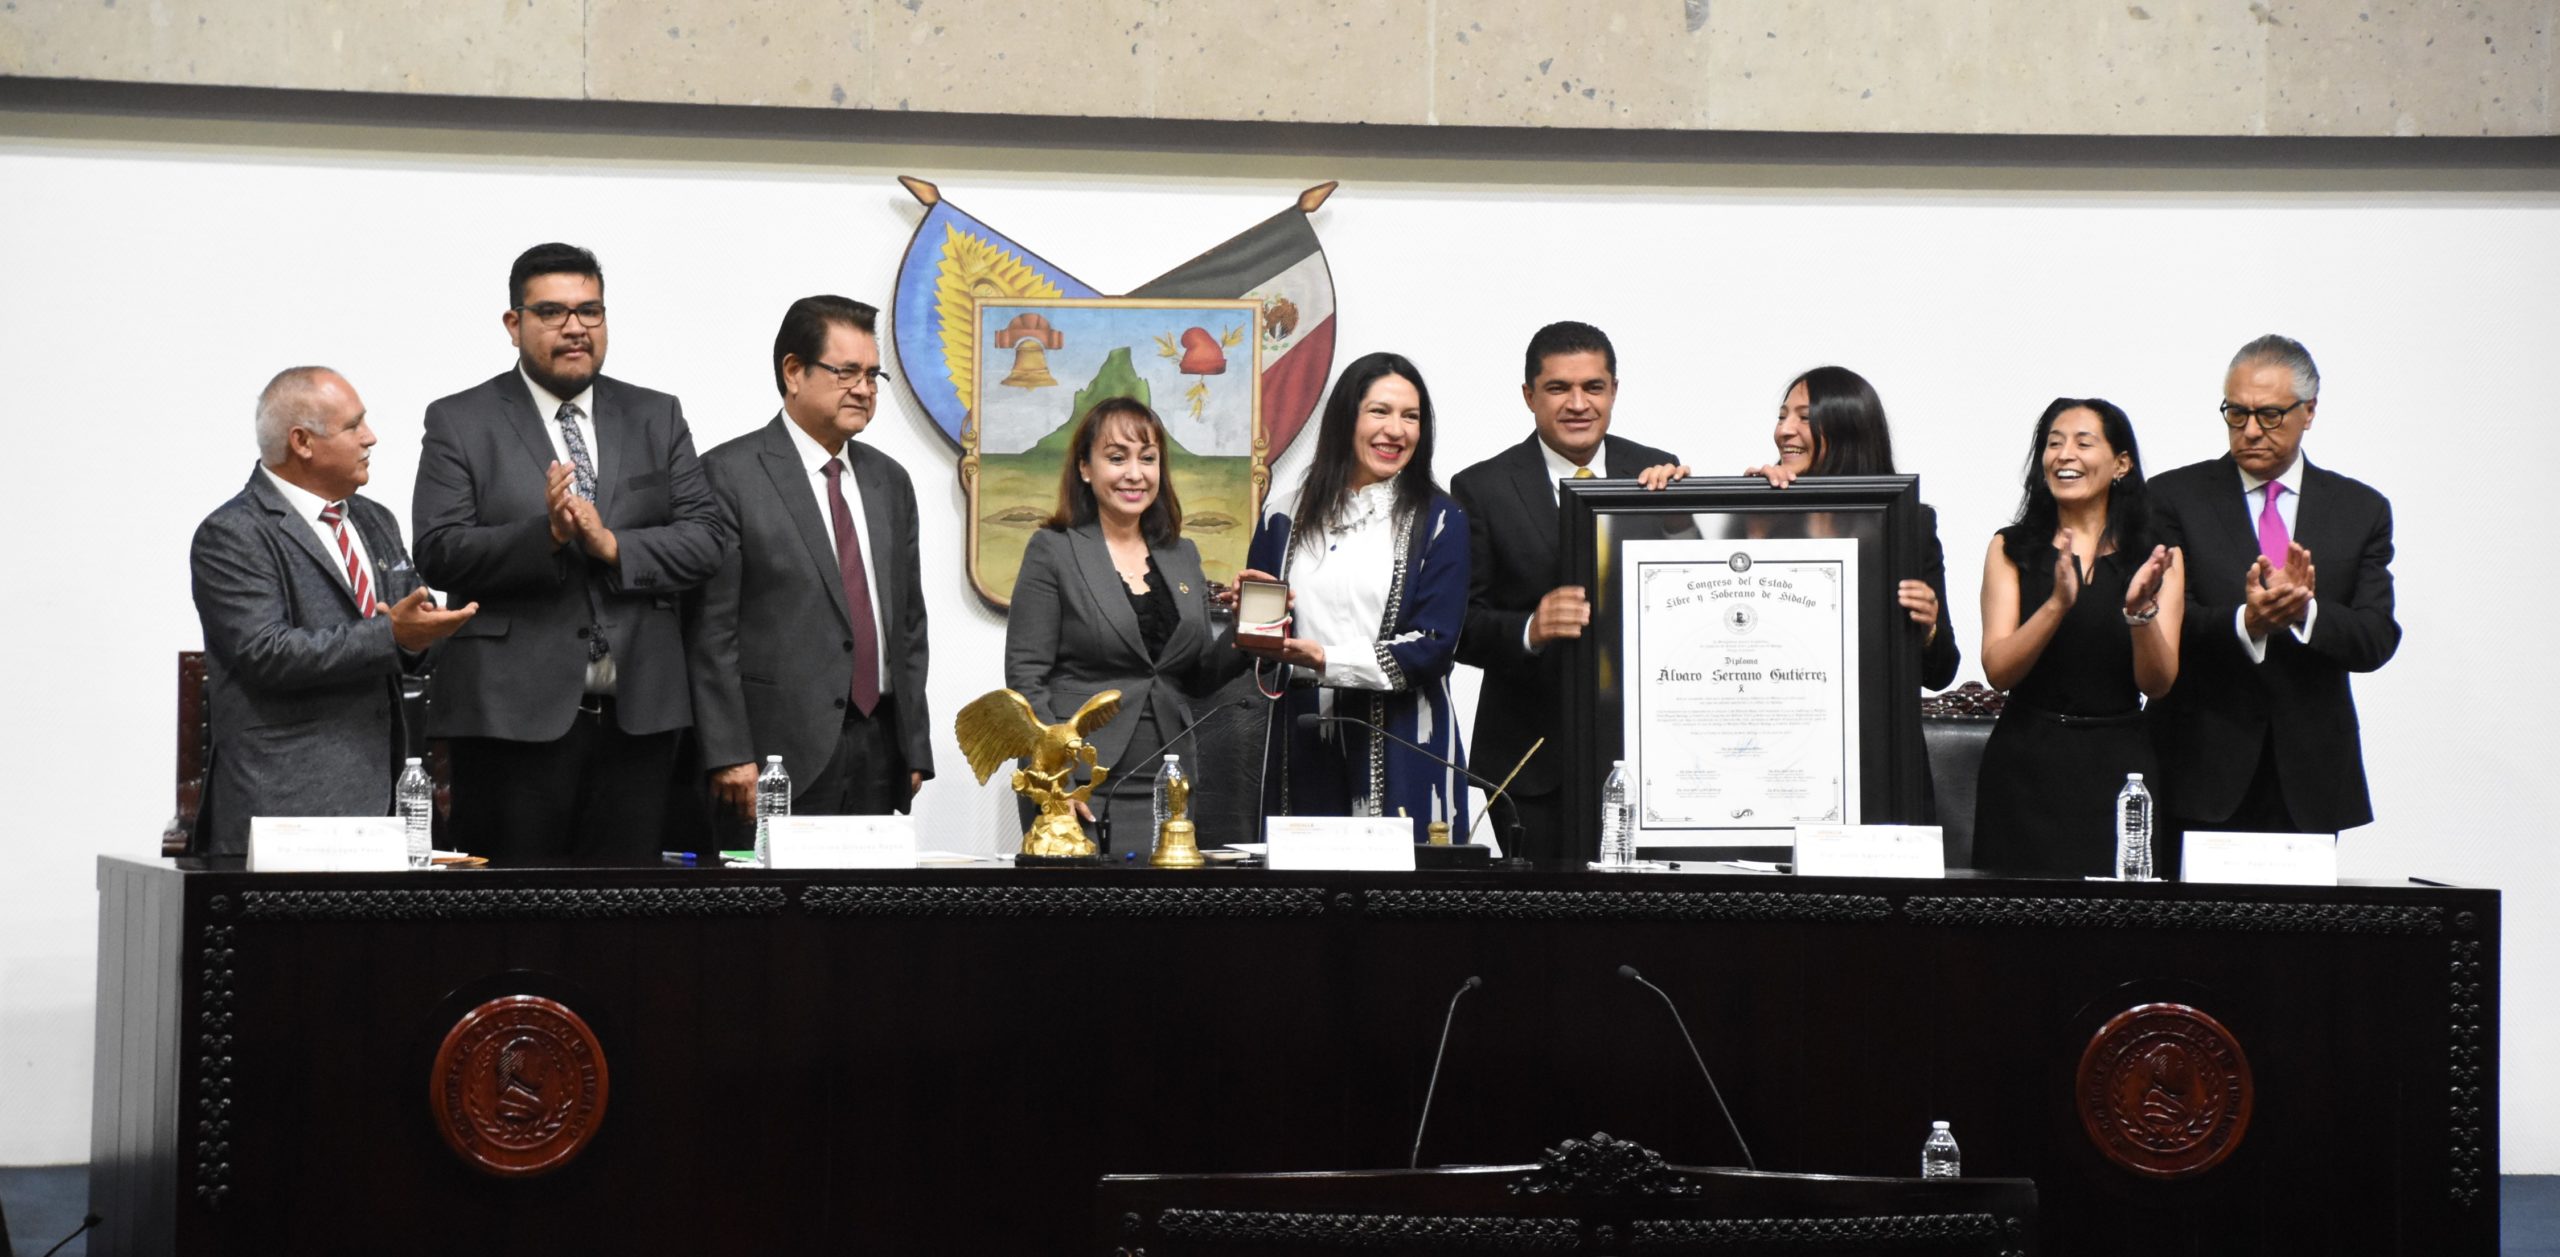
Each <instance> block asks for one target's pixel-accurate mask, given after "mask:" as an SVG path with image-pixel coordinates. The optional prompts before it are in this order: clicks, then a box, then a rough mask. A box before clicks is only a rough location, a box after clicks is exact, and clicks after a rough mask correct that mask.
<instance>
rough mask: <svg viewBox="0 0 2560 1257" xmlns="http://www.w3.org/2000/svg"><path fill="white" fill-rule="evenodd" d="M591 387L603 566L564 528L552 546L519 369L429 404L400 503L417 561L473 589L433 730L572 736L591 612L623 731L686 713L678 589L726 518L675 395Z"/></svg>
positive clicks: (716, 546)
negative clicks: (564, 541)
mask: <svg viewBox="0 0 2560 1257" xmlns="http://www.w3.org/2000/svg"><path fill="white" fill-rule="evenodd" d="M594 402H595V414H594V416H593V421H594V425H595V432H596V444H597V446H598V447H599V448H598V449H597V451H596V461H597V466H596V510H597V511H598V512H599V513H600V514H601V515H602V517H603V519H604V524H605V527H607V528H610V529H612V530H613V533H614V537H615V540H616V541H617V542H618V543H619V544H620V546H621V549H622V555H621V559H620V561H619V562H618V563H617V564H615V565H614V566H612V567H607V566H606V565H604V564H602V563H598V562H595V561H593V560H591V559H588V558H587V557H586V556H585V555H584V554H583V553H581V552H580V551H579V549H578V547H577V545H576V544H575V542H574V541H573V542H572V543H571V544H569V545H565V546H559V547H556V548H555V547H554V546H553V545H552V542H551V521H550V516H549V514H548V512H547V506H548V501H549V499H548V496H547V493H546V475H547V473H548V470H549V468H550V466H551V463H552V462H553V460H554V455H553V453H552V450H551V438H550V436H549V434H548V427H549V425H550V423H551V416H548V415H538V414H535V413H534V406H533V394H532V393H531V392H529V391H528V390H527V389H526V388H525V384H524V378H523V377H522V376H520V375H519V374H517V371H516V368H514V367H509V368H507V370H506V372H505V373H504V374H501V375H499V376H498V377H497V378H495V379H492V380H490V381H488V382H487V383H484V384H481V385H480V386H479V387H477V388H473V389H469V390H466V391H464V392H460V393H456V394H454V395H453V396H451V397H447V398H444V399H442V400H439V401H437V402H434V403H432V404H430V405H429V406H428V407H427V435H426V443H425V445H424V446H423V447H422V448H421V449H420V450H419V452H418V486H417V490H416V494H415V496H414V498H413V501H412V507H411V510H410V522H411V523H412V524H413V525H414V526H415V528H416V529H417V535H418V570H419V572H420V573H421V574H422V575H423V576H424V577H425V579H426V580H427V582H428V583H430V584H432V585H434V586H436V587H437V588H439V589H442V590H444V591H446V592H447V593H448V594H449V595H450V596H451V601H452V602H453V603H454V604H455V605H457V606H459V605H461V604H463V603H468V602H477V603H479V604H480V614H478V615H476V616H474V617H472V619H471V620H470V622H469V623H466V624H464V625H463V626H462V629H461V631H459V632H457V633H455V634H454V635H453V637H452V638H451V639H450V640H448V641H447V642H446V643H445V647H444V650H443V651H442V652H441V655H442V657H441V658H440V660H439V661H438V663H437V665H436V684H435V692H434V695H433V700H432V702H431V704H430V706H429V707H428V716H427V728H428V731H429V732H430V733H432V734H434V735H435V736H437V737H485V738H507V739H511V740H514V741H518V742H549V741H553V740H555V739H557V738H559V737H560V736H561V735H563V734H565V733H567V732H568V731H569V721H570V719H571V718H572V717H573V716H574V715H575V714H576V713H577V710H578V706H579V703H580V701H581V696H582V694H583V693H584V691H585V688H586V673H587V642H586V638H587V636H588V629H589V627H590V626H591V625H598V624H601V625H602V626H603V628H604V633H605V640H606V641H607V642H609V643H611V645H612V649H613V659H614V665H615V667H616V669H617V676H618V679H617V681H616V682H615V684H616V687H617V688H616V693H615V697H616V701H617V703H618V704H619V706H618V708H617V711H616V719H617V720H618V721H619V723H620V724H621V726H622V728H623V730H624V731H625V732H628V733H662V732H665V731H667V730H670V729H681V728H683V727H685V726H686V725H688V724H691V723H692V721H693V703H692V698H691V695H690V691H689V688H688V686H687V685H686V682H685V659H684V628H683V623H682V620H683V613H682V611H681V609H680V608H679V607H678V605H677V602H678V599H679V597H680V596H681V595H682V594H683V593H684V591H686V590H688V589H691V588H693V587H694V586H696V585H699V584H701V583H702V582H703V581H705V580H708V579H710V576H711V573H712V571H713V569H715V568H717V567H718V566H719V564H720V552H721V547H722V546H723V545H724V544H726V539H727V533H728V530H727V526H726V525H725V524H724V523H723V522H722V520H721V518H720V510H719V507H718V506H717V505H715V504H714V503H713V502H712V499H711V490H710V487H709V485H707V484H706V483H704V481H703V477H702V465H701V463H700V462H699V461H697V460H696V459H695V458H694V455H693V434H692V432H691V430H689V429H687V428H686V427H685V422H684V409H683V407H682V406H680V405H678V404H677V402H676V399H675V398H673V397H670V396H668V395H666V394H664V393H659V392H654V391H652V390H649V389H645V388H640V387H637V386H635V385H630V384H625V383H623V382H622V381H620V380H615V379H610V378H607V377H605V376H597V377H596V382H595V397H594Z"/></svg>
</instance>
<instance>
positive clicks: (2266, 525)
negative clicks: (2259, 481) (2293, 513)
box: [2258, 480, 2293, 567]
mask: <svg viewBox="0 0 2560 1257" xmlns="http://www.w3.org/2000/svg"><path fill="white" fill-rule="evenodd" d="M2282 492H2284V486H2283V485H2280V484H2278V483H2276V482H2275V481H2273V480H2270V481H2268V482H2267V504H2266V506H2265V507H2264V508H2263V509H2261V510H2260V511H2259V512H2258V553H2260V554H2263V555H2265V556H2267V562H2269V563H2272V564H2275V565H2276V566H2277V567H2283V566H2284V556H2285V552H2286V551H2287V550H2289V549H2291V548H2292V546H2293V537H2292V536H2291V535H2290V534H2288V533H2286V532H2285V530H2284V516H2282V515H2278V514H2276V495H2277V494H2279V493H2282Z"/></svg>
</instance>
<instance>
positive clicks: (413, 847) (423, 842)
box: [395, 755, 436, 869]
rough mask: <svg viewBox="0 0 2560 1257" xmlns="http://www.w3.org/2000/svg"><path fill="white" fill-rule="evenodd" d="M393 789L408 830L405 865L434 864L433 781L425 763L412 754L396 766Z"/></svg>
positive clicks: (421, 866)
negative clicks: (405, 764)
mask: <svg viewBox="0 0 2560 1257" xmlns="http://www.w3.org/2000/svg"><path fill="white" fill-rule="evenodd" d="M395 793H396V794H397V795H398V797H399V800H400V823H401V824H402V825H404V826H407V827H408V830H409V867H410V868H413V869H423V868H433V867H434V866H435V817H436V783H435V781H434V780H433V779H432V778H430V777H428V776H427V766H426V764H425V762H424V761H422V760H420V759H418V758H417V757H416V756H414V755H413V756H410V757H409V766H408V767H406V768H403V769H401V770H400V785H399V786H398V787H397V789H396V791H395Z"/></svg>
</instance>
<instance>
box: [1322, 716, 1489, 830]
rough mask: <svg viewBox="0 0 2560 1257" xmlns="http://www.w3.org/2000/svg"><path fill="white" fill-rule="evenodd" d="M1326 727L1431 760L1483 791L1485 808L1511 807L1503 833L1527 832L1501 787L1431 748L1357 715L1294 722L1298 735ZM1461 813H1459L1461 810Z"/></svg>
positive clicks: (1323, 717)
mask: <svg viewBox="0 0 2560 1257" xmlns="http://www.w3.org/2000/svg"><path fill="white" fill-rule="evenodd" d="M1329 724H1341V725H1358V726H1360V727H1361V728H1363V729H1366V730H1368V731H1369V732H1371V733H1374V734H1377V735H1378V736H1379V737H1382V738H1385V739H1386V740H1388V741H1390V742H1393V743H1395V744H1396V745H1398V746H1401V747H1404V748H1405V749H1407V750H1410V751H1412V752H1414V753H1415V754H1417V755H1420V756H1422V757H1423V758H1424V759H1427V760H1430V761H1431V762H1432V763H1434V764H1438V765H1439V766H1441V767H1442V768H1446V769H1448V770H1449V771H1451V772H1454V773H1456V774H1458V775H1459V776H1461V777H1464V778H1466V779H1467V782H1468V784H1470V785H1473V786H1476V787H1478V788H1480V789H1482V790H1483V791H1484V792H1485V806H1487V807H1491V806H1493V801H1494V800H1496V799H1500V800H1502V802H1503V803H1505V804H1508V805H1509V806H1510V808H1511V828H1510V829H1508V830H1505V831H1504V832H1505V833H1506V834H1515V833H1527V832H1528V829H1529V827H1528V825H1527V824H1525V823H1523V822H1522V821H1521V819H1520V805H1519V804H1517V803H1513V802H1512V801H1511V796H1509V795H1507V794H1504V793H1503V792H1502V789H1503V788H1502V787H1501V786H1498V785H1495V784H1494V783H1492V782H1490V781H1487V780H1485V779H1484V778H1482V777H1479V776H1477V775H1475V774H1474V773H1472V772H1469V771H1467V766H1466V765H1464V764H1460V763H1458V762H1456V761H1454V760H1451V759H1448V758H1446V757H1443V756H1441V755H1438V754H1435V753H1434V752H1433V751H1432V750H1431V748H1429V747H1427V746H1420V745H1417V744H1415V743H1413V742H1409V741H1407V740H1405V739H1403V738H1400V737H1397V736H1396V735H1394V734H1393V733H1389V732H1388V731H1387V730H1386V729H1385V728H1383V727H1381V726H1379V725H1376V724H1372V723H1370V722H1369V721H1366V720H1363V719H1361V718H1360V717H1358V716H1327V715H1323V714H1320V713H1317V712H1312V711H1311V712H1306V713H1303V714H1301V715H1300V716H1299V717H1298V719H1297V726H1298V730H1299V732H1301V733H1312V732H1314V731H1315V730H1317V729H1319V728H1322V727H1323V726H1325V725H1329ZM1531 749H1533V750H1534V749H1535V748H1531ZM1512 771H1513V772H1518V771H1520V770H1519V769H1517V768H1514V769H1512ZM1460 810H1461V811H1463V810H1464V809H1460ZM1506 850H1507V851H1510V852H1512V853H1514V854H1516V853H1517V852H1518V851H1519V848H1518V847H1517V846H1516V845H1515V846H1511V847H1507V848H1506Z"/></svg>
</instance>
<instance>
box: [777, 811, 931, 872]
mask: <svg viewBox="0 0 2560 1257" xmlns="http://www.w3.org/2000/svg"><path fill="white" fill-rule="evenodd" d="M770 826H771V827H770V828H769V829H768V830H767V831H766V836H765V845H766V848H767V850H768V851H769V852H770V855H771V859H772V861H773V862H772V864H771V865H770V866H769V867H772V868H777V869H911V868H914V867H915V866H916V823H915V818H914V817H912V816H899V815H895V814H891V815H888V816H777V817H774V818H773V819H772V821H771V822H770Z"/></svg>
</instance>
